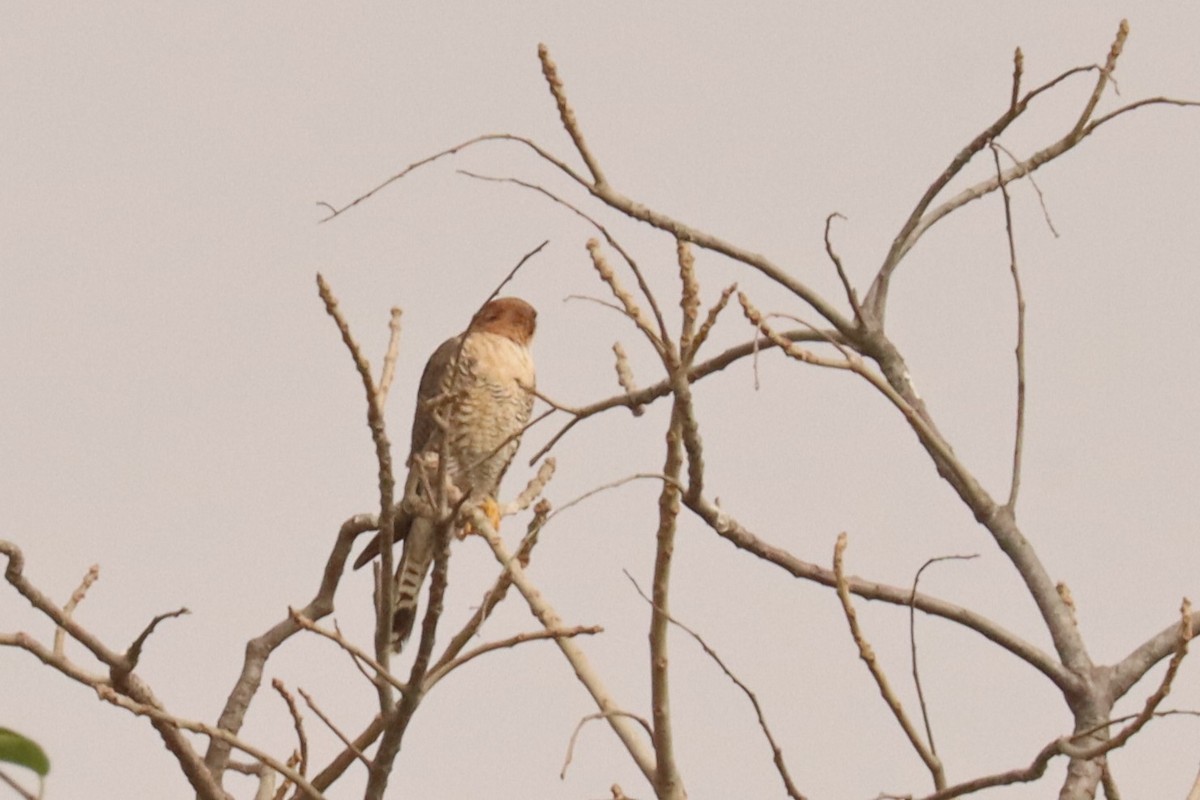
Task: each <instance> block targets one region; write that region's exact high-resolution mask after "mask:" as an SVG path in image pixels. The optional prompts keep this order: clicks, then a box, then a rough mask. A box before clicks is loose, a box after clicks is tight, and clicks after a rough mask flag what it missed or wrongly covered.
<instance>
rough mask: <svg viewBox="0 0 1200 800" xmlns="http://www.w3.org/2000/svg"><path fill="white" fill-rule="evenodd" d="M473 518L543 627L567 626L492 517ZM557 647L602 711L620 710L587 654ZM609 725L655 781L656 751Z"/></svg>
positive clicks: (623, 727) (561, 642) (570, 645)
mask: <svg viewBox="0 0 1200 800" xmlns="http://www.w3.org/2000/svg"><path fill="white" fill-rule="evenodd" d="M471 522H472V524H473V525H474V526H475V530H476V531H478V532H479V533H480V534H481V535H482V536H483V538H484V539H485V540H487V543H488V544H489V545H490V546H491V548H492V553H493V554H494V555H495V557H496V560H497V561H498V562H500V564H501V565H502V566H503V567H504V568H505V569H506V570H507V571H508V573H509V576H510V577H511V578H512V583H513V585H515V586H516V587H517V589H518V590H519V591H520V592H521V595H522V596H523V597H524V598H525V602H526V603H527V604H528V605H529V610H530V611H531V612H532V613H533V615H534V616H535V617H536V618H537V620H538V621H539V622H541V623H542V626H543V627H544V628H548V629H550V630H559V629H562V628H564V627H566V626H565V625H564V624H563V621H562V618H561V617H559V615H558V612H557V611H555V609H554V607H553V606H551V605H550V604H549V602H547V601H546V599H545V597H544V596H543V595H542V593H541V592H540V591H538V589H537V587H536V586H534V585H533V583H532V582H531V581H530V580H529V578H528V577H527V576H526V575H525V571H524V569H522V567H521V565H520V563H519V561H518V560H517V558H516V557H514V556H513V555H512V554H511V553H509V551H508V548H507V547H505V545H504V542H503V541H502V540H501V539H500V537H499V535H497V533H496V531H495V529H493V528H492V523H491V520H489V519H488V518H487V517H486V516H484V514H482V513H481V512H480V511H479V510H478V509H474V510H472V512H471ZM554 641H555V643H556V644H557V645H558V648H559V649H560V650H561V651H562V653H563V655H564V656H565V657H566V659H567V661H568V662H570V664H571V667H572V669H573V670H574V671H575V676H576V677H577V678H578V679H579V682H580V683H582V684H583V686H584V688H585V689H587V691H588V693H589V694H590V695H591V696H592V699H593V700H594V701H595V702H596V706H597V707H598V708H599V710H600V712H601V713H604V714H609V713H611V712H614V711H619V710H620V707H619V706H618V705H617V704H616V702H615V701H614V700H613V698H612V695H610V694H609V692H608V689H607V688H606V687H605V686H604V683H603V681H601V679H600V676H599V675H598V674H597V673H596V671H595V670H594V669H593V667H592V666H591V664H590V663H589V661H588V659H587V656H585V655H584V654H583V651H582V650H580V649H579V647H578V646H577V645H576V644H575V642H574V640H573V639H563V638H558V639H555V640H554ZM608 720H609V725H610V726H611V727H612V729H613V732H614V733H616V734H617V737H618V738H619V739H620V740H621V743H622V744H623V745H624V746H625V749H626V751H627V752H628V753H629V755H630V757H632V758H633V761H634V763H636V764H637V766H638V769H640V770H641V772H642V774H643V775H644V776H645V777H646V780H648V781H650V782H651V783H653V782H654V774H655V766H654V754H653V752H652V751H650V750H648V749H647V748H646V745H645V743H644V742H643V741H642V740H641V739H639V738H638V737H637V735H636V734H635V732H634V730H633V729H632V728H631V727H629V726H628V725H627V724H625V721H624V720H623V719H622V718H620V717H615V716H614V717H609V718H608Z"/></svg>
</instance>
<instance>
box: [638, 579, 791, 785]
mask: <svg viewBox="0 0 1200 800" xmlns="http://www.w3.org/2000/svg"><path fill="white" fill-rule="evenodd" d="M622 571H623V572H624V573H625V577H626V578H628V579H629V582H630V583H632V584H633V588H634V589H636V590H637V593H638V594H639V595H641V597H642V599H643V600H645V601H646V602H647V603H650V604H651V605H654V601H653V600H651V599H650V598H649V597H647V596H646V593H645V592H643V591H642V587H641V586H638V582H637V581H636V580H634V578H633V576H632V575H630V574H629V572H628V570H622ZM666 616H667V619H668V620H670V621H671V624H672V625H675V626H676V627H678V628H681V629H682V630H683V631H684V632H685V633H687V634H688V635H690V636H691V637H692V638H693V639H695V640H696V644H698V645H700V648H701V649H702V650H704V652H705V654H706V655H708V657H709V658H711V659H712V660H713V661H714V662H716V664H717V666H718V667H720V668H721V671H722V672H724V673H725V677H727V678H729V680H731V681H733V683H734V685H735V686H737V687H738V688H739V689H741V690H742V692H743V693H744V694H745V695H746V697H747V698H748V699H749V700H750V705H752V706H754V714H755V716H757V717H758V726H759V727H760V728H762V732H763V735H764V736H766V737H767V744H769V745H770V747H771V755H772V760H773V761H774V762H775V769H776V770H777V771H778V772H779V777H780V778H781V779H782V780H783V786H784V789H785V790H786V791H787V793H788V797H791V798H793V800H805V799H804V795H802V794H801V793H800V790H799V789H797V788H796V784H795V783H793V782H792V776H791V774H790V773H789V772H788V768H787V762H786V761H784V758H783V749H782V748H781V747H780V746H779V743H778V742H776V741H775V737H774V735H772V733H771V728H770V726H769V725H767V718H766V715H765V714H764V713H763V710H762V706H761V705H760V704H759V702H758V696H757V695H756V694H754V692H753V691H751V689H750V687H749V686H747V685H746V684H745V683H743V682H742V680H741V679H740V678H738V676H737V675H735V674H734V673H733V670H731V669H730V668H729V667H728V666H727V665H726V664H725V661H724V660H723V659H722V658H721V657H720V656H719V655H717V651H716V650H714V649H713V648H712V647H710V646H709V644H708V642H706V641H704V639H703V637H701V636H700V634H698V633H696V632H695V631H694V630H692V629H691V628H689V627H688V626H687V625H685V624H683V623H682V622H680V621H679V620H677V619H676V618H675V617H673V616H671V615H670V614H667V615H666Z"/></svg>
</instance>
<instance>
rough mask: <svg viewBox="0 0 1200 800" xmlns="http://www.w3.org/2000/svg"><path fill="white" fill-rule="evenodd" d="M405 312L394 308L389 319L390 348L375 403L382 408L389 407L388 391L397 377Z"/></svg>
mask: <svg viewBox="0 0 1200 800" xmlns="http://www.w3.org/2000/svg"><path fill="white" fill-rule="evenodd" d="M403 313H404V312H403V311H401V310H400V309H399V308H397V307H395V306H392V315H391V317H390V318H389V319H388V330H389V331H390V333H389V334H388V346H387V353H386V354H385V355H384V357H383V372H382V373H381V374H380V376H379V386H378V388H376V390H375V402H376V403H377V404H378V405H379V407H380V408H383V407H384V406H386V405H387V396H388V391H389V390H390V389H391V388H392V380H393V379H394V378H395V377H396V359H397V358H398V357H399V356H400V317H401V315H402V314H403Z"/></svg>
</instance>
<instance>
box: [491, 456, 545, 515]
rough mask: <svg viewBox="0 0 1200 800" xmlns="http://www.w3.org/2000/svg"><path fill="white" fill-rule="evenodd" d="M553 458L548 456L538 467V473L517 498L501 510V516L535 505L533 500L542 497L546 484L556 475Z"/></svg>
mask: <svg viewBox="0 0 1200 800" xmlns="http://www.w3.org/2000/svg"><path fill="white" fill-rule="evenodd" d="M557 464H558V462H556V461H555V460H554V459H553V458H547V459H546V460H545V461H543V462H542V465H541V466H540V467H538V471H537V474H536V475H534V476H533V478H532V479H531V480H530V481H529V483H528V484H526V485H525V488H524V489H522V490H521V493H520V494H519V495H517V499H516V500H514V501H513V502H511V503H508V504H507V505H506V506H505V507H504V508H503V509H501V511H502V512H503V513H501V516H508V515H511V514H516V513H517V512H518V511H524V510H525V509H527V508H529V507H530V506H531V505H533V501H534V500H537V499H538V498H539V497H541V495H542V492H543V491H545V489H546V484H548V483H550V479H551V478H553V477H554V468H555V467H556V466H557Z"/></svg>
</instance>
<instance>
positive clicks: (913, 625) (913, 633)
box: [908, 554, 979, 755]
mask: <svg viewBox="0 0 1200 800" xmlns="http://www.w3.org/2000/svg"><path fill="white" fill-rule="evenodd" d="M973 558H979V555H978V554H972V555H968V556H938V557H936V558H931V559H929V560H928V561H926V562H925V563H924V564H922V565H921V568H920V569H918V570H917V574H916V575H914V576H913V582H912V594H911V595H910V599H909V603H908V644H909V649H910V650H911V651H912V676H913V685H914V686H916V688H917V701H918V702H919V703H920V704H921V718H922V719H923V720H924V722H925V739H926V740H927V741H928V742H929V751H930V752H931V753H933V754H934V755H937V746H936V745H935V744H934V742H933V727H932V726H931V725H930V724H929V709H928V708H927V707H926V705H925V690H924V689H922V688H921V672H920V670H918V669H917V606H916V599H917V585H918V584H919V583H920V582H921V574H922V573H923V572H925V569H926V568H927V567H930V566H932V565H933V564H936V563H938V562H939V561H969V560H970V559H973Z"/></svg>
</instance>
